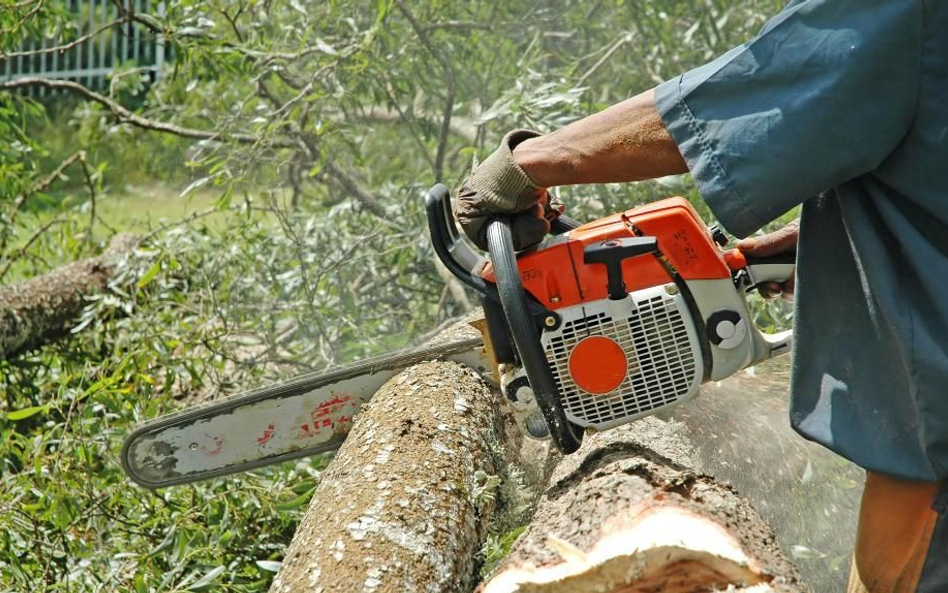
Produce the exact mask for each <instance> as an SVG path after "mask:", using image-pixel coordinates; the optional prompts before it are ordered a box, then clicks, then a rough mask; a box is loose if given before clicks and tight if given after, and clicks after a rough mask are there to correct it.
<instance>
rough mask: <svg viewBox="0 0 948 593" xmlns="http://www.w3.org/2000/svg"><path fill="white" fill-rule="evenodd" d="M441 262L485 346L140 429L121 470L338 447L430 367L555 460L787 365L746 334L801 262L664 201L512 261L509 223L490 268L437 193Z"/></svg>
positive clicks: (227, 462) (494, 246) (467, 345)
mask: <svg viewBox="0 0 948 593" xmlns="http://www.w3.org/2000/svg"><path fill="white" fill-rule="evenodd" d="M425 208H426V213H427V219H428V227H429V232H430V234H431V241H432V245H433V247H434V251H435V253H436V254H437V256H438V258H439V259H440V260H441V262H442V263H443V264H444V265H445V266H446V267H447V269H448V270H449V271H450V272H451V273H452V274H453V275H454V276H455V277H457V278H458V279H459V280H460V281H461V282H463V283H464V284H465V285H466V286H468V287H470V288H471V289H473V290H474V291H476V292H477V293H479V294H480V295H481V297H482V299H481V300H482V304H483V311H484V320H483V322H482V323H480V324H479V326H480V327H481V329H482V338H473V339H465V340H461V341H456V342H453V343H449V344H447V345H444V344H441V345H435V346H430V347H427V348H421V349H417V350H413V351H408V352H397V353H394V354H388V355H383V356H380V357H376V358H372V359H368V360H365V361H361V362H357V363H354V364H351V365H347V366H343V367H340V368H337V369H333V370H330V371H328V372H324V373H311V374H305V375H301V376H299V377H295V378H293V379H289V380H287V381H283V382H280V383H277V384H274V385H270V386H266V387H262V388H259V389H255V390H252V391H248V392H246V393H241V394H237V395H235V396H231V397H228V398H224V399H221V400H216V401H213V402H210V403H208V404H204V405H201V406H197V407H194V408H190V409H185V410H183V411H180V412H177V413H174V414H170V415H167V416H163V417H160V418H158V419H155V420H152V421H149V422H146V423H144V424H143V425H141V426H139V427H138V428H136V429H135V430H134V431H133V432H132V434H130V435H129V436H128V438H127V439H126V441H125V443H124V446H123V448H122V453H121V456H122V465H123V467H124V468H125V470H126V472H127V473H128V475H129V476H130V477H131V478H132V479H133V480H134V481H135V482H137V483H138V484H140V485H142V486H145V487H148V488H160V487H164V486H171V485H175V484H182V483H187V482H194V481H198V480H204V479H208V478H212V477H215V476H221V475H226V474H232V473H236V472H241V471H245V470H248V469H252V468H256V467H261V466H264V465H269V464H272V463H278V462H281V461H286V460H290V459H295V458H299V457H304V456H309V455H314V454H317V453H324V452H329V451H333V450H336V449H338V448H339V446H340V445H341V444H342V442H343V441H344V440H345V436H346V434H347V433H348V431H349V428H350V427H351V424H352V422H353V417H354V416H355V414H356V413H357V412H358V411H359V409H360V408H361V406H362V405H363V404H364V403H365V402H366V401H368V400H369V399H370V398H371V397H372V395H373V394H374V393H375V392H376V391H377V390H378V389H379V388H380V387H381V386H382V385H383V384H384V383H385V382H386V381H387V380H389V379H390V378H392V377H393V376H395V375H396V374H397V373H399V372H400V371H402V370H404V369H405V368H407V367H409V366H411V365H413V364H417V363H419V362H422V361H425V360H433V359H442V360H454V361H457V362H461V363H463V364H466V365H469V366H470V367H472V368H473V369H474V370H476V371H478V372H479V373H481V374H482V375H483V376H484V377H485V378H486V379H487V380H489V381H491V382H492V383H494V384H495V385H498V386H499V387H500V390H501V393H502V394H503V397H504V399H505V402H506V403H507V404H509V405H508V406H507V407H508V409H510V410H512V412H513V414H514V416H515V417H516V418H517V420H518V421H519V422H520V423H521V424H522V426H524V428H525V432H526V434H528V435H530V436H531V437H533V438H537V439H550V440H551V441H552V443H553V445H554V446H555V447H556V448H557V449H559V450H560V451H561V452H563V453H564V454H569V453H572V452H574V451H576V450H577V449H578V448H579V446H580V443H581V442H582V438H583V435H584V433H585V432H586V431H589V430H606V429H609V428H613V427H615V426H619V425H621V424H625V423H628V422H632V421H634V420H636V419H639V418H642V417H644V416H648V415H651V414H655V413H657V412H660V411H664V410H667V409H669V408H670V407H672V406H675V405H677V404H680V403H682V402H685V401H687V400H688V399H690V398H692V397H694V396H695V395H696V394H697V393H698V391H699V388H700V386H701V384H702V383H704V382H707V381H719V380H721V379H724V378H726V377H728V376H730V375H732V374H734V373H735V372H737V371H739V370H741V369H744V368H746V367H749V366H752V365H754V364H757V363H759V362H761V361H764V360H767V359H769V358H772V357H774V356H777V355H780V354H783V353H785V352H788V351H789V350H790V346H791V340H792V334H791V332H789V331H787V332H782V333H779V334H768V333H764V332H762V331H760V330H759V329H758V328H757V327H756V326H755V325H754V323H753V321H752V318H751V315H750V313H749V310H748V305H747V301H746V294H747V293H748V292H750V291H751V290H752V289H754V288H755V287H756V286H757V285H759V284H761V283H764V282H784V281H786V280H788V279H789V278H790V277H791V276H792V274H793V270H794V264H795V262H794V257H795V256H794V255H793V254H786V255H781V256H776V257H773V258H767V259H760V258H754V257H751V256H749V255H746V254H744V253H742V252H741V251H740V250H737V249H730V250H728V249H726V248H725V247H726V245H727V243H728V237H727V236H726V235H725V233H724V232H723V231H722V230H720V229H719V228H717V227H712V228H708V227H707V226H706V225H705V223H704V222H703V221H702V220H701V218H700V217H699V215H698V214H697V212H695V210H694V209H693V208H692V206H691V205H690V204H689V203H688V201H687V200H685V199H683V198H678V197H674V198H667V199H664V200H660V201H657V202H654V203H651V204H647V205H644V206H640V207H636V208H632V209H630V210H627V211H625V212H622V213H618V214H613V215H611V216H607V217H605V218H602V219H599V220H596V221H593V222H590V223H586V224H580V223H578V222H577V221H575V220H572V219H570V218H568V217H566V216H560V217H559V218H557V219H556V220H555V221H554V222H553V223H552V229H551V233H552V234H551V236H550V237H548V238H547V239H546V240H544V241H543V242H542V243H540V244H539V245H537V246H536V247H534V248H531V249H528V250H525V251H522V252H520V253H517V252H515V251H514V245H513V239H512V235H511V230H510V219H509V217H507V216H506V215H498V216H496V217H495V218H493V219H492V220H491V222H490V223H489V224H488V227H487V242H488V254H489V258H488V257H485V256H484V255H482V254H481V252H480V251H478V250H477V249H476V248H474V247H473V246H472V244H471V243H469V242H468V240H467V239H466V238H465V237H463V236H462V235H461V234H460V233H459V232H458V230H457V226H456V223H455V220H454V217H453V214H452V209H451V197H450V194H449V192H448V189H447V188H446V187H445V186H444V185H440V184H439V185H436V186H435V187H433V188H432V189H431V190H429V191H428V193H427V194H426V196H425Z"/></svg>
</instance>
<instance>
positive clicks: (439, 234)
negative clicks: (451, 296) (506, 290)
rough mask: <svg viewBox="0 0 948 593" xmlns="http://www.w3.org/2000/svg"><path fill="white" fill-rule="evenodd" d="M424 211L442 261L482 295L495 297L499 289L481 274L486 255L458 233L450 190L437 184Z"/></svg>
mask: <svg viewBox="0 0 948 593" xmlns="http://www.w3.org/2000/svg"><path fill="white" fill-rule="evenodd" d="M425 214H426V215H427V217H428V232H429V233H430V234H431V245H432V246H433V247H434V250H435V254H437V256H438V259H440V260H441V263H443V264H444V266H445V267H446V268H447V269H448V271H449V272H451V273H452V274H453V275H454V276H455V277H456V278H458V279H459V280H461V281H462V282H464V283H465V284H467V285H468V286H470V287H471V288H473V289H474V290H476V291H477V292H479V293H481V294H482V295H484V296H488V297H491V298H494V299H495V300H496V295H497V290H496V289H495V288H494V287H493V285H491V284H488V283H487V282H486V281H485V280H484V279H483V278H481V277H480V276H479V275H478V272H480V271H481V270H482V269H483V268H484V266H485V265H487V258H485V257H484V256H483V255H481V254H480V253H479V252H478V251H476V250H475V249H474V247H473V246H472V245H471V243H470V242H469V241H468V240H467V239H466V238H465V237H464V236H462V235H461V233H459V232H458V228H457V225H456V224H455V222H454V213H453V212H452V211H451V192H450V191H448V188H447V186H445V185H444V184H443V183H438V184H436V185H435V186H434V187H432V188H431V189H429V190H428V193H426V194H425Z"/></svg>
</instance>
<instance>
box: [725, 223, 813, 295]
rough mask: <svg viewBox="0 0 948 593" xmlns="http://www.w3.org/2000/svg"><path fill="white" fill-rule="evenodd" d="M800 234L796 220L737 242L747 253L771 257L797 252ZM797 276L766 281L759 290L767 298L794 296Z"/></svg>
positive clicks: (738, 246)
mask: <svg viewBox="0 0 948 593" xmlns="http://www.w3.org/2000/svg"><path fill="white" fill-rule="evenodd" d="M799 235H800V222H799V221H797V220H794V221H793V222H791V223H789V224H788V225H787V226H785V227H783V228H782V229H780V230H778V231H774V232H772V233H768V234H766V235H761V236H759V237H749V238H747V239H741V240H740V241H738V242H737V248H738V249H740V250H741V251H743V252H744V253H745V254H747V255H753V256H755V257H770V256H773V255H780V254H781V253H796V251H797V238H798V237H799ZM794 278H795V276H790V279H789V280H787V281H786V282H784V283H783V284H780V283H777V282H765V283H764V284H761V285H760V286H759V287H758V288H757V291H758V292H759V293H760V295H761V296H762V297H764V298H765V299H772V298H774V297H776V296H781V295H783V296H787V297H792V296H793V291H794V289H795V288H796V286H795V280H794Z"/></svg>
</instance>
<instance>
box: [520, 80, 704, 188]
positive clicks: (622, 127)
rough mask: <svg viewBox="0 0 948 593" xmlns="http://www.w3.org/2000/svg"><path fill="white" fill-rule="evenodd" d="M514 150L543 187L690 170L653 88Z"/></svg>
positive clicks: (606, 181) (604, 181)
mask: <svg viewBox="0 0 948 593" xmlns="http://www.w3.org/2000/svg"><path fill="white" fill-rule="evenodd" d="M513 156H514V160H515V161H516V162H517V164H518V165H520V166H521V167H522V168H523V170H524V171H526V173H527V175H529V176H530V178H531V179H533V181H534V182H535V183H536V184H537V185H539V186H541V187H553V186H557V185H575V184H579V183H617V182H623V181H640V180H642V179H653V178H655V177H662V176H665V175H674V174H677V173H685V172H687V171H688V167H687V165H686V164H685V161H684V159H683V158H682V157H681V153H680V152H679V151H678V146H677V145H676V144H675V142H674V140H672V138H671V135H669V133H668V130H666V129H665V125H664V124H663V123H662V119H661V117H660V116H659V115H658V110H657V109H656V108H655V93H654V90H649V91H646V92H644V93H642V94H640V95H637V96H635V97H632V98H631V99H627V100H625V101H623V102H622V103H619V104H617V105H613V106H612V107H610V108H608V109H606V110H604V111H600V112H599V113H596V114H594V115H590V116H589V117H585V118H583V119H581V120H578V121H575V122H573V123H571V124H569V125H568V126H566V127H564V128H563V129H561V130H558V131H556V132H553V133H552V134H547V135H545V136H540V137H539V138H532V139H530V140H526V141H524V142H522V143H520V144H519V145H518V146H517V147H516V148H515V149H514V151H513Z"/></svg>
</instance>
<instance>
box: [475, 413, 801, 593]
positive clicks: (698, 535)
mask: <svg viewBox="0 0 948 593" xmlns="http://www.w3.org/2000/svg"><path fill="white" fill-rule="evenodd" d="M682 432H683V431H682V430H681V426H680V425H677V424H675V423H666V422H663V421H661V420H657V419H654V418H647V419H645V420H641V421H639V422H635V423H633V424H630V425H627V426H623V427H620V428H616V429H613V430H610V431H607V432H604V433H599V434H594V435H589V436H587V437H586V440H585V442H584V443H583V447H582V448H581V449H580V451H579V452H577V453H576V454H574V455H571V456H568V457H566V458H565V459H564V460H563V461H562V462H561V463H560V464H559V466H558V467H557V468H556V470H555V472H554V474H553V477H552V479H551V482H550V485H549V487H548V489H547V491H546V492H545V494H544V495H543V498H542V499H541V501H540V504H539V507H538V509H537V513H536V515H535V516H534V519H533V522H532V523H531V524H530V526H529V527H528V529H527V530H526V531H525V532H524V534H523V536H522V537H521V538H520V539H519V540H518V541H517V543H516V544H515V545H514V547H513V549H512V550H511V553H510V554H509V555H508V557H507V558H506V559H505V560H504V561H503V562H502V563H501V565H500V566H499V567H498V569H497V570H496V571H495V573H494V575H493V577H492V578H491V579H490V580H489V581H488V582H487V583H485V584H483V585H482V586H481V588H480V590H481V591H482V593H527V592H530V593H541V592H542V593H553V592H564V593H565V592H569V593H586V592H589V593H593V592H595V593H610V592H611V593H647V592H659V591H661V592H663V593H686V592H687V593H692V592H695V593H697V592H704V591H723V590H728V591H746V592H748V593H750V592H752V591H753V592H763V591H781V592H798V591H804V590H805V588H804V586H803V585H802V584H801V583H800V582H799V578H798V576H797V574H796V571H795V569H794V567H793V566H792V565H791V564H790V562H789V561H788V560H787V558H786V557H785V556H784V554H783V553H782V552H781V550H780V549H779V547H778V546H777V544H776V541H775V539H774V535H773V533H772V532H771V530H770V528H769V527H768V526H767V524H766V523H765V522H764V521H763V520H762V519H761V518H760V517H759V516H758V514H757V513H756V511H754V509H753V508H751V506H750V505H749V504H748V503H747V502H746V501H744V500H743V499H742V498H741V497H740V496H738V494H737V493H736V492H734V491H733V489H731V488H730V487H729V486H727V485H725V484H721V483H719V482H717V481H715V480H714V479H713V478H711V477H709V476H706V475H703V474H701V473H700V472H699V471H697V470H696V469H694V468H695V466H696V462H695V459H694V458H693V456H692V452H691V449H690V447H689V445H688V443H687V441H686V440H685V439H684V437H683V434H682Z"/></svg>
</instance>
